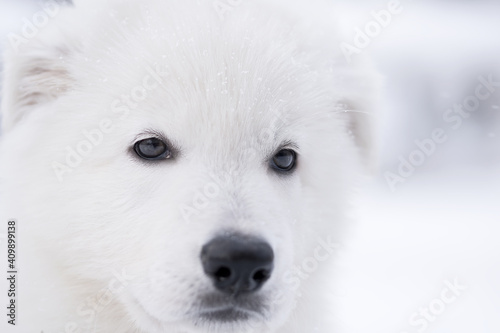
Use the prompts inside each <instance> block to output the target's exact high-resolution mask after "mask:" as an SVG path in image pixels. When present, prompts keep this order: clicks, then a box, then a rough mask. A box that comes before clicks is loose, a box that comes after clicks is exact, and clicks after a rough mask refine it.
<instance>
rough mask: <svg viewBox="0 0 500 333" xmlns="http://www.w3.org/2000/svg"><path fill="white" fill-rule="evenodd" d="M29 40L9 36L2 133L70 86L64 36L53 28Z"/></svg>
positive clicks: (24, 37)
mask: <svg viewBox="0 0 500 333" xmlns="http://www.w3.org/2000/svg"><path fill="white" fill-rule="evenodd" d="M51 23H52V22H51ZM49 25H50V24H49ZM29 37H31V38H27V36H23V34H22V33H20V34H11V35H10V36H9V40H10V45H9V48H8V49H7V51H6V52H5V54H4V73H3V89H2V132H7V131H9V130H10V129H12V128H13V127H14V126H15V125H16V123H18V122H19V121H20V120H22V119H23V118H24V117H27V116H28V115H29V114H30V113H31V112H32V111H33V110H35V109H36V108H37V107H39V106H41V105H44V104H48V103H51V102H52V101H54V100H56V99H57V98H58V97H60V96H61V95H63V94H65V93H66V92H67V91H68V90H70V89H71V87H72V84H73V80H72V78H71V74H70V72H69V69H68V66H67V60H68V57H69V56H70V55H71V52H72V48H71V46H70V45H68V44H67V43H65V41H64V40H65V39H66V38H65V37H66V36H65V33H63V32H62V31H59V29H58V27H57V26H55V24H54V26H47V27H45V28H44V30H43V31H42V30H40V31H39V32H38V34H37V35H36V36H29Z"/></svg>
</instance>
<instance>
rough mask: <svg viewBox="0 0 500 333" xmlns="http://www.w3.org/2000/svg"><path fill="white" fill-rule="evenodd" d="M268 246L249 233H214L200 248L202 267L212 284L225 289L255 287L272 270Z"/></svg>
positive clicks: (242, 290) (263, 281) (266, 277)
mask: <svg viewBox="0 0 500 333" xmlns="http://www.w3.org/2000/svg"><path fill="white" fill-rule="evenodd" d="M273 259H274V253H273V249H272V248H271V246H270V245H269V244H268V243H266V242H264V241H262V240H260V239H258V238H254V237H251V236H245V235H241V234H230V235H224V236H218V237H216V238H214V239H212V240H211V241H210V242H208V243H207V244H205V245H204V246H203V248H202V250H201V262H202V264H203V270H204V271H205V273H206V274H207V275H208V276H209V277H210V278H211V279H212V281H213V283H214V286H215V287H216V288H217V289H219V290H220V291H223V292H225V293H230V294H239V293H243V292H253V291H256V290H258V289H259V288H260V287H262V285H263V284H264V283H265V282H266V281H267V280H268V279H269V277H270V276H271V272H272V270H273Z"/></svg>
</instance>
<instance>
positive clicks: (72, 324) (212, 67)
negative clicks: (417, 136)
mask: <svg viewBox="0 0 500 333" xmlns="http://www.w3.org/2000/svg"><path fill="white" fill-rule="evenodd" d="M56 6H58V5H56ZM56 9H57V8H56ZM52 12H57V15H54V18H50V20H51V22H50V23H48V24H47V25H46V26H44V27H40V28H39V29H38V30H39V31H38V33H37V34H36V36H33V37H32V36H21V37H22V38H20V39H15V40H13V41H14V42H13V45H12V47H11V50H10V51H9V52H8V53H7V56H6V58H5V66H6V71H5V73H4V90H3V105H2V111H3V117H2V118H3V124H2V141H1V150H0V154H1V155H0V156H1V162H0V176H1V183H0V184H1V195H2V196H1V199H0V202H1V207H0V212H1V220H2V223H3V224H2V225H5V223H6V222H7V221H9V220H15V221H16V223H17V225H18V234H17V238H16V239H17V246H18V251H20V252H19V257H18V260H19V261H18V264H19V273H18V276H17V279H18V280H17V283H18V284H17V288H18V297H19V298H18V299H17V300H16V302H17V303H16V304H19V307H18V313H19V318H16V319H15V323H16V326H15V327H14V326H12V325H11V324H6V323H4V322H2V325H5V327H9V328H12V331H13V332H41V331H43V332H57V333H61V332H106V333H109V332H148V333H160V332H168V333H180V332H287V333H293V332H296V333H299V332H300V333H303V332H333V331H334V329H333V327H334V326H333V325H334V324H333V323H332V321H333V318H334V316H335V310H334V307H333V303H334V300H333V302H332V297H331V293H330V290H331V280H332V274H331V273H330V269H329V268H330V267H331V263H332V261H333V259H332V255H333V254H334V253H335V249H336V247H337V245H336V244H338V242H339V241H341V239H342V238H341V230H342V225H343V224H344V223H345V220H346V218H345V215H346V207H347V206H348V203H349V195H350V192H351V190H352V188H353V186H355V183H356V180H357V179H359V174H358V171H359V170H358V168H357V165H360V164H361V163H362V162H363V160H366V159H367V158H366V157H367V155H368V153H369V150H370V149H369V146H370V135H369V134H370V133H369V126H368V125H367V121H368V120H369V117H368V116H367V115H366V114H365V113H366V112H369V111H370V108H371V107H372V101H373V95H374V87H375V84H373V83H374V81H375V80H374V76H373V75H372V73H371V71H370V70H369V69H368V68H369V67H368V66H365V65H363V66H362V65H360V64H359V63H358V64H348V63H347V62H346V61H345V59H344V58H343V57H342V53H341V50H340V48H339V44H340V42H339V38H338V37H337V36H336V35H335V34H333V29H330V27H329V24H328V21H329V20H332V19H331V17H330V15H329V12H328V10H326V9H325V8H323V7H313V6H312V5H311V4H308V5H307V6H306V7H304V8H301V7H300V6H296V5H294V6H293V8H292V5H291V4H290V3H289V2H283V3H280V2H279V1H272V2H270V1H255V0H252V1H229V0H227V1H215V2H212V1H208V2H205V1H195V0H169V1H165V0H131V1H118V0H116V1H96V2H92V1H90V2H89V1H81V3H80V2H78V1H76V3H75V5H74V6H67V8H66V7H65V8H58V9H57V10H56V11H52ZM314 13H318V14H314ZM319 13H321V15H319ZM33 24H34V25H36V22H35V23H33ZM28 37H29V38H28ZM11 41H12V40H11ZM2 232H5V230H3V231H2ZM4 283H5V281H4ZM4 289H5V288H4ZM4 289H2V290H4Z"/></svg>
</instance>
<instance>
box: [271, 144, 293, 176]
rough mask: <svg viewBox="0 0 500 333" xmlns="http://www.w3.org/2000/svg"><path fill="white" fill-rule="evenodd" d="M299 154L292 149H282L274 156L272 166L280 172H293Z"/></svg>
mask: <svg viewBox="0 0 500 333" xmlns="http://www.w3.org/2000/svg"><path fill="white" fill-rule="evenodd" d="M296 160H297V154H296V153H295V152H294V151H293V150H291V149H282V150H280V151H279V152H278V153H276V155H274V156H273V159H272V161H271V166H272V167H273V168H275V169H277V170H279V171H291V170H292V169H293V168H294V167H295V162H296Z"/></svg>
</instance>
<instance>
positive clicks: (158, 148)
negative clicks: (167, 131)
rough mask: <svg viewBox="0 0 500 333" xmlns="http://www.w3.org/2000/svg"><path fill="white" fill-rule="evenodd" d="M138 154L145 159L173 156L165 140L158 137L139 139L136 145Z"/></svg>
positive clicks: (135, 148)
mask: <svg viewBox="0 0 500 333" xmlns="http://www.w3.org/2000/svg"><path fill="white" fill-rule="evenodd" d="M134 150H135V152H136V154H137V155H138V156H139V157H141V158H143V159H145V160H160V159H167V158H171V157H172V153H171V152H170V150H169V149H168V146H167V144H166V143H165V142H163V141H162V140H160V139H158V138H149V139H144V140H141V141H138V142H136V143H135V145H134Z"/></svg>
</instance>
